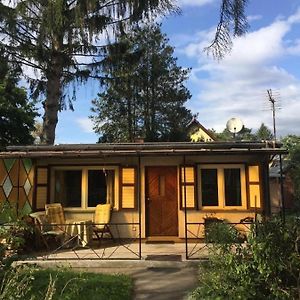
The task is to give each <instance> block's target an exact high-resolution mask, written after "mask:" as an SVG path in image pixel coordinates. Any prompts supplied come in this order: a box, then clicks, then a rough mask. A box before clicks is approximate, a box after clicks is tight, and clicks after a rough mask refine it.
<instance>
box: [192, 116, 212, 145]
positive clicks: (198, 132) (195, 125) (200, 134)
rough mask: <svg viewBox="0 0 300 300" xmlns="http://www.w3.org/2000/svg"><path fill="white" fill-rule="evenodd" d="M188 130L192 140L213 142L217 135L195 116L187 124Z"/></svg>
mask: <svg viewBox="0 0 300 300" xmlns="http://www.w3.org/2000/svg"><path fill="white" fill-rule="evenodd" d="M187 131H188V134H189V137H190V139H191V141H192V142H213V141H216V137H215V136H214V135H213V133H212V132H211V131H209V130H207V129H206V128H205V127H204V126H203V125H202V124H201V123H200V122H199V121H198V120H197V119H196V118H195V117H193V119H192V120H191V122H190V123H189V124H188V125H187Z"/></svg>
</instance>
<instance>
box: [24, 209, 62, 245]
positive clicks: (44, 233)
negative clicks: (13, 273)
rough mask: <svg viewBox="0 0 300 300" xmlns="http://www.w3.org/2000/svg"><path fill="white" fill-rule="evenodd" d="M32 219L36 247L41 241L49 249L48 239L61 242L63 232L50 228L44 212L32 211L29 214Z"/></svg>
mask: <svg viewBox="0 0 300 300" xmlns="http://www.w3.org/2000/svg"><path fill="white" fill-rule="evenodd" d="M29 216H30V217H31V218H32V219H33V224H34V225H35V234H36V235H37V239H36V240H35V242H36V247H37V248H39V246H40V245H41V244H40V242H42V243H43V244H44V245H45V246H46V248H47V250H50V245H49V241H51V242H52V241H53V240H55V241H57V242H58V243H60V244H61V243H62V242H63V239H64V232H62V231H58V230H56V231H55V230H52V226H51V225H50V224H49V222H48V220H47V217H46V214H45V212H34V213H31V214H29Z"/></svg>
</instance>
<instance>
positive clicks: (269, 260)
mask: <svg viewBox="0 0 300 300" xmlns="http://www.w3.org/2000/svg"><path fill="white" fill-rule="evenodd" d="M221 230H223V232H224V228H221ZM227 234H228V233H227ZM220 236H221V235H220ZM229 236H231V234H229ZM299 240H300V222H299V220H298V219H291V220H289V222H288V223H286V224H283V223H282V222H281V220H279V219H277V218H274V219H271V220H267V221H264V222H262V223H257V224H255V226H253V227H252V228H251V232H250V233H249V236H248V241H247V243H243V244H241V243H236V242H233V243H228V244H227V245H228V246H227V247H224V246H222V245H224V243H222V240H221V241H220V243H214V244H212V245H211V254H210V259H209V261H208V262H206V263H204V264H202V265H201V266H200V282H199V287H198V288H197V289H196V290H195V291H194V292H193V293H192V295H191V296H190V299H296V298H297V299H299V298H300V256H299ZM227 241H228V240H227ZM220 245H221V246H220ZM220 249H221V250H222V255H220Z"/></svg>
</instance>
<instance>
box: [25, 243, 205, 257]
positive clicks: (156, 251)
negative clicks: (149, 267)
mask: <svg viewBox="0 0 300 300" xmlns="http://www.w3.org/2000/svg"><path fill="white" fill-rule="evenodd" d="M207 255H208V248H207V246H206V244H205V243H196V242H189V243H188V257H189V258H190V259H204V258H206V257H207ZM27 259H28V260H32V259H33V260H101V259H103V260H139V243H138V242H131V243H129V242H126V241H125V242H118V243H113V242H109V241H104V242H103V243H102V244H101V245H99V244H98V243H97V242H93V243H92V245H90V246H88V247H78V246H77V247H73V248H67V249H53V250H50V251H43V252H35V253H32V255H30V258H27ZM141 259H142V260H153V261H185V260H186V244H185V243H184V242H177V243H176V242H168V241H161V242H160V241H151V240H150V241H142V243H141Z"/></svg>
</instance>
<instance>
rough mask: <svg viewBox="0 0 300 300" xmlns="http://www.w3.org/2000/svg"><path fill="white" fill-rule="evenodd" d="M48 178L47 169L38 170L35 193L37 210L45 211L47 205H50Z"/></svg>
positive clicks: (40, 168)
mask: <svg viewBox="0 0 300 300" xmlns="http://www.w3.org/2000/svg"><path fill="white" fill-rule="evenodd" d="M48 176H49V170H48V168H47V167H37V168H36V176H35V178H36V192H35V209H36V210H44V209H45V204H46V203H48Z"/></svg>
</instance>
